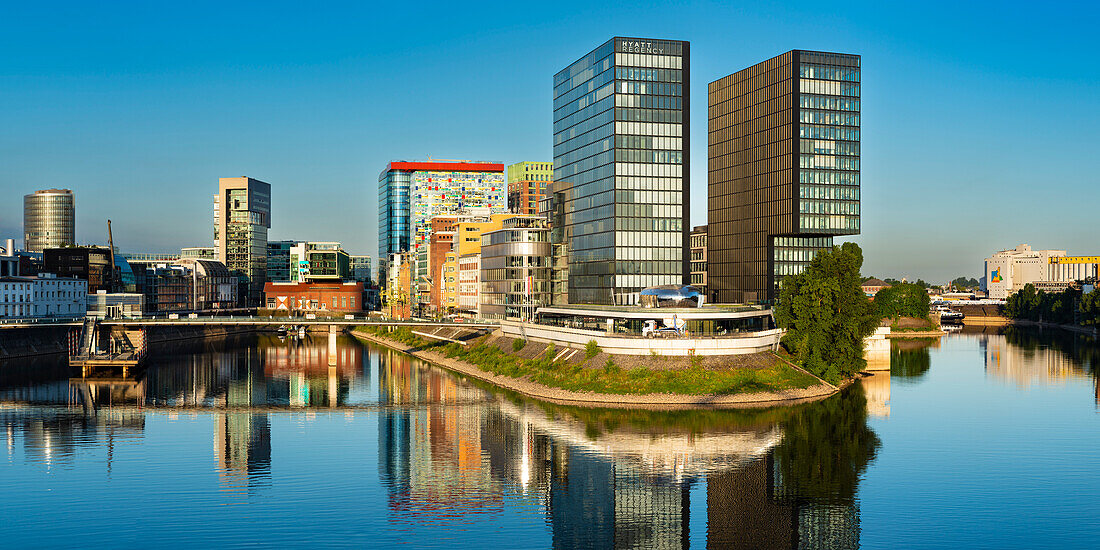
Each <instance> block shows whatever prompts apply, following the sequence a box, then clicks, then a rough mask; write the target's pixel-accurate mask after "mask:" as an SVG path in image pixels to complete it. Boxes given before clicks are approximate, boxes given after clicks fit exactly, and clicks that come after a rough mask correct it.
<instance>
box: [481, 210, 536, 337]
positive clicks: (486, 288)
mask: <svg viewBox="0 0 1100 550" xmlns="http://www.w3.org/2000/svg"><path fill="white" fill-rule="evenodd" d="M546 305H550V226H549V224H548V223H547V221H546V219H545V218H540V217H537V216H516V217H514V218H509V219H506V220H504V226H503V227H502V228H501V229H497V230H495V231H487V232H485V233H484V234H483V235H482V236H481V316H482V317H485V318H487V319H521V320H527V319H533V318H534V314H535V310H536V309H537V308H539V307H542V306H546Z"/></svg>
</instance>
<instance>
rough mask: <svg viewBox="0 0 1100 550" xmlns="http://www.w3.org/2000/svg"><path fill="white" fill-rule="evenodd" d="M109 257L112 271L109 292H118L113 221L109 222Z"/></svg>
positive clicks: (108, 283)
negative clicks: (112, 229) (112, 231)
mask: <svg viewBox="0 0 1100 550" xmlns="http://www.w3.org/2000/svg"><path fill="white" fill-rule="evenodd" d="M107 257H108V258H110V261H111V271H110V275H108V277H109V278H108V279H107V292H117V291H118V287H117V284H116V282H115V281H116V279H117V278H116V277H115V237H114V235H113V234H112V233H111V220H107Z"/></svg>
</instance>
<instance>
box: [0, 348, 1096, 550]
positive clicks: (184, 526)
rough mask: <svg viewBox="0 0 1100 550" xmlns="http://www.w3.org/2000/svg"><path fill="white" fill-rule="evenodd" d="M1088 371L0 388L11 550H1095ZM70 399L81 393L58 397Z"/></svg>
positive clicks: (908, 364)
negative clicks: (828, 382) (723, 396)
mask: <svg viewBox="0 0 1100 550" xmlns="http://www.w3.org/2000/svg"><path fill="white" fill-rule="evenodd" d="M1098 365H1100V346H1098V345H1097V343H1096V342H1094V341H1092V340H1090V339H1086V338H1084V337H1080V336H1066V335H1064V334H1051V333H1049V332H1047V333H1040V332H1034V331H1032V332H1021V331H1012V330H1010V331H1009V332H1008V333H1005V334H967V335H952V336H949V337H946V338H944V339H943V340H942V341H940V342H934V343H929V342H923V343H920V342H902V343H898V342H895V343H894V349H893V350H892V351H891V358H890V371H889V373H887V372H881V373H879V374H877V375H875V376H873V377H870V378H867V379H865V380H864V381H863V382H861V383H858V384H854V385H852V386H850V387H849V388H847V389H846V390H845V391H843V392H842V393H840V394H838V395H836V396H833V397H831V398H829V399H827V400H824V401H821V402H818V403H814V404H811V405H804V406H800V407H795V408H777V409H769V410H764V411H755V412H749V411H704V412H664V413H658V412H638V411H635V412H629V411H627V412H624V411H609V410H595V411H593V410H585V409H577V408H569V407H560V406H551V405H546V404H540V403H538V402H534V401H529V400H526V399H523V398H520V397H518V396H515V395H509V394H507V393H504V392H501V391H499V390H494V389H491V388H487V387H485V386H483V385H480V384H479V383H474V382H472V381H468V380H465V379H462V378H460V377H457V376H455V375H452V374H449V373H448V372H446V371H443V370H441V369H439V368H436V367H433V366H431V365H428V364H425V363H423V362H421V361H419V360H417V359H415V358H412V357H410V356H407V355H404V354H401V353H398V352H394V351H391V350H387V349H385V348H378V347H374V346H368V345H366V344H361V343H359V342H358V341H356V340H354V339H352V338H349V337H343V336H342V337H340V338H339V339H338V340H337V341H336V343H335V345H331V344H330V343H329V342H328V340H327V338H325V337H309V338H307V339H305V340H302V341H296V340H293V339H291V340H285V341H280V340H278V339H276V338H274V337H269V336H252V337H245V338H241V339H238V340H233V341H226V342H219V343H206V344H185V345H180V346H177V347H176V348H173V349H169V350H164V351H160V352H158V353H155V354H153V355H152V356H151V357H150V359H149V368H148V369H147V370H146V372H145V373H144V374H142V375H140V376H138V377H137V378H136V379H121V378H117V377H116V378H110V377H108V376H97V377H95V378H89V379H81V378H79V373H76V374H74V373H72V372H70V371H69V369H68V368H67V367H66V366H64V364H59V363H58V362H57V361H56V360H37V361H12V362H8V363H6V364H0V437H3V438H4V444H3V447H2V448H0V494H2V495H3V498H2V499H0V518H3V521H2V523H0V540H2V541H4V542H3V545H4V547H7V548H17V547H56V546H79V547H84V548H98V547H135V546H140V547H157V546H163V547H170V548H177V547H199V546H201V547H255V546H278V547H284V546H292V545H293V546H309V547H331V546H354V547H366V546H371V547H391V546H396V545H399V544H405V545H408V546H410V547H431V548H457V547H478V548H481V547H501V548H550V547H553V548H682V547H683V548H686V547H692V548H856V547H866V548H922V547H927V548H945V547H981V548H1036V547H1052V548H1095V547H1096V545H1097V544H1098V542H1097V537H1098V534H1100V414H1098V410H1100V409H1098V404H1097V398H1098V391H1100V390H1098V385H1097V376H1096V375H1097V370H1098V368H1100V367H1098ZM72 376H77V377H76V378H72Z"/></svg>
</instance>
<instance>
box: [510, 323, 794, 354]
mask: <svg viewBox="0 0 1100 550" xmlns="http://www.w3.org/2000/svg"><path fill="white" fill-rule="evenodd" d="M500 328H501V330H502V331H503V332H504V335H505V336H508V337H510V338H522V339H524V340H533V341H536V342H553V343H554V345H556V346H568V347H573V348H583V347H584V346H585V345H586V344H588V341H589V340H595V341H596V344H598V345H599V346H600V348H601V349H603V351H604V353H608V354H612V355H649V354H650V352H656V353H658V354H660V355H692V354H694V355H744V354H748V353H758V352H761V351H767V350H770V349H775V346H776V345H777V344H778V343H779V337H780V335H782V333H783V331H782V330H781V329H771V330H764V331H760V332H749V333H745V336H721V337H714V336H711V337H704V338H642V337H628V336H609V335H608V334H607V333H605V332H599V331H595V330H584V329H576V328H564V327H548V326H545V325H533V324H529V323H518V322H515V321H502V322H501V324H500Z"/></svg>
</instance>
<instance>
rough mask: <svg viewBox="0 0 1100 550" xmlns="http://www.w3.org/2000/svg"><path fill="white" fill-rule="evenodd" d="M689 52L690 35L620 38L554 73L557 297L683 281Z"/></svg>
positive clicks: (610, 299) (599, 297)
mask: <svg viewBox="0 0 1100 550" xmlns="http://www.w3.org/2000/svg"><path fill="white" fill-rule="evenodd" d="M689 59H690V56H689V45H688V43H687V42H682V41H674V40H657V39H649V38H622V37H615V38H612V39H611V40H609V41H607V42H606V43H604V44H603V45H602V46H600V47H598V48H596V49H595V50H593V51H591V52H590V53H588V54H587V55H585V56H584V57H582V58H580V59H579V60H577V61H576V62H574V63H572V64H571V65H569V66H568V67H566V68H565V69H563V70H562V71H561V72H559V73H558V74H556V75H554V180H555V183H554V184H552V187H551V190H552V192H553V195H554V196H553V197H551V198H550V200H548V201H547V204H548V205H549V208H551V211H550V212H549V215H550V216H551V219H552V220H553V221H554V223H555V229H554V231H553V233H552V239H553V240H554V241H555V246H553V251H554V254H555V261H554V265H555V266H557V267H558V268H559V271H558V273H556V274H555V277H554V279H555V281H560V282H562V283H565V282H566V281H567V283H565V284H567V291H566V289H564V288H563V289H561V292H560V294H559V291H558V289H557V288H555V301H560V298H559V296H561V297H565V296H566V295H567V299H568V302H569V303H577V304H583V303H588V304H620V305H623V304H637V303H638V293H639V291H641V290H642V289H643V288H646V287H649V286H654V285H661V284H682V283H685V282H686V279H685V278H686V276H687V273H688V258H687V255H686V254H685V252H684V251H685V249H687V247H688V235H687V232H686V231H685V229H686V228H687V226H688V221H687V215H688V211H687V208H686V207H685V206H686V205H687V203H688V190H689V187H690V186H689V182H688V173H689V164H688V150H689V146H688V137H689V135H690V130H689V122H688V121H689V118H690V117H689V109H688V98H689V97H690V93H689V91H690V88H689V85H688V83H689V81H690V78H689V77H690V71H689V65H690V64H689ZM562 256H564V258H562ZM562 267H564V268H565V270H567V274H566V273H565V272H564V270H562V269H561V268H562Z"/></svg>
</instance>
